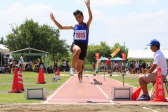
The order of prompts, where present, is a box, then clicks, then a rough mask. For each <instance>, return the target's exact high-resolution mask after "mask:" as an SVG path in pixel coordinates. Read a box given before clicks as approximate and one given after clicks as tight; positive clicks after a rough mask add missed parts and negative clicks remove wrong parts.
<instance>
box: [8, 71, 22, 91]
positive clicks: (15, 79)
mask: <svg viewBox="0 0 168 112" xmlns="http://www.w3.org/2000/svg"><path fill="white" fill-rule="evenodd" d="M8 93H21V91H20V88H19V80H18V68H14V77H13V85H12V91H9V92H8Z"/></svg>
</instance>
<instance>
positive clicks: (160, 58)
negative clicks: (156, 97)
mask: <svg viewBox="0 0 168 112" xmlns="http://www.w3.org/2000/svg"><path fill="white" fill-rule="evenodd" d="M148 46H150V49H151V51H152V52H154V62H153V65H152V66H151V68H150V69H149V70H148V71H147V75H146V76H140V77H139V84H140V86H141V87H142V91H143V95H142V96H141V97H139V98H138V99H137V100H145V101H148V100H150V96H149V94H148V89H147V84H149V83H150V82H153V81H156V72H157V69H158V68H159V67H160V68H161V73H162V80H165V79H166V75H167V63H166V58H165V56H164V55H163V53H162V52H161V50H160V42H159V41H158V40H156V39H153V40H151V42H150V44H148Z"/></svg>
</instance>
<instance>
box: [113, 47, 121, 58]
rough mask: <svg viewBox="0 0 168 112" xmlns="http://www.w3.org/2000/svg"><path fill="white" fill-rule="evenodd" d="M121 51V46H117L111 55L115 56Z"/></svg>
mask: <svg viewBox="0 0 168 112" xmlns="http://www.w3.org/2000/svg"><path fill="white" fill-rule="evenodd" d="M119 51H120V48H117V49H116V50H115V51H114V52H113V53H112V54H111V56H112V57H114V56H115V55H116V54H117V53H118V52H119Z"/></svg>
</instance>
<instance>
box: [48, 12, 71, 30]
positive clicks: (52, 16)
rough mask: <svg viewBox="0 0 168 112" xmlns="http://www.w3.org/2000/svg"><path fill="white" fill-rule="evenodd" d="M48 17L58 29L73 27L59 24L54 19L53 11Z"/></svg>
mask: <svg viewBox="0 0 168 112" xmlns="http://www.w3.org/2000/svg"><path fill="white" fill-rule="evenodd" d="M50 18H51V20H52V21H53V22H54V23H55V25H56V26H57V27H58V28H59V29H73V28H74V26H73V25H72V26H62V25H61V24H59V23H58V22H57V21H56V20H55V17H54V15H53V13H50Z"/></svg>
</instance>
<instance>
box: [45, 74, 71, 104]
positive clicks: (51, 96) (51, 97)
mask: <svg viewBox="0 0 168 112" xmlns="http://www.w3.org/2000/svg"><path fill="white" fill-rule="evenodd" d="M71 78H72V77H70V78H69V79H68V80H67V81H66V82H65V83H64V84H63V85H62V86H61V87H60V88H59V89H57V90H56V91H55V92H54V93H53V94H52V95H51V96H50V97H49V98H48V99H47V100H46V101H45V102H44V103H43V104H46V103H48V101H49V100H50V99H51V98H52V97H53V96H54V95H55V94H57V93H58V92H59V90H60V89H62V88H63V87H64V86H65V84H67V83H68V82H69V80H70V79H71Z"/></svg>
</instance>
